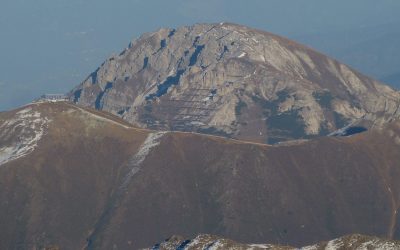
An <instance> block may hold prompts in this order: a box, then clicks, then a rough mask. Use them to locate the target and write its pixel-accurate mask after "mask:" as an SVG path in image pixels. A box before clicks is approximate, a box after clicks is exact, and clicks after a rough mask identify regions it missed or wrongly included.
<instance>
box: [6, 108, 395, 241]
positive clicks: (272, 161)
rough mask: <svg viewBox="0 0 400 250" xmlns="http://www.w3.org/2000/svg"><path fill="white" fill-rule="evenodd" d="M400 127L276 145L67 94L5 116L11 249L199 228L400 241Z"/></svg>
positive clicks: (283, 237)
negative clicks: (154, 121)
mask: <svg viewBox="0 0 400 250" xmlns="http://www.w3.org/2000/svg"><path fill="white" fill-rule="evenodd" d="M37 113H39V115H38V114H37ZM21 115H22V116H23V119H20V117H21ZM110 118H111V119H110ZM42 121H46V124H45V125H42ZM22 124H25V125H24V126H22ZM399 124H400V123H399V122H398V121H394V122H391V123H390V124H388V125H386V127H385V128H383V129H372V130H370V131H367V132H365V133H361V134H356V135H354V136H351V137H323V138H316V139H313V140H309V141H306V142H303V143H294V144H285V145H275V146H270V145H257V144H252V143H242V142H240V141H234V140H230V139H224V138H221V137H214V136H205V135H199V134H194V133H181V132H167V133H165V132H160V131H150V130H146V129H135V128H131V125H129V124H126V123H125V122H124V121H122V120H120V118H116V117H114V116H112V115H110V114H107V113H104V112H100V111H96V110H92V109H90V108H89V109H86V108H84V109H83V108H82V107H79V106H76V105H74V104H67V103H62V102H61V103H39V104H32V105H30V106H27V107H23V108H20V109H18V110H15V111H10V112H6V113H1V114H0V158H2V157H3V158H2V159H12V160H10V161H3V162H2V164H1V165H0V201H1V202H0V224H1V225H3V226H2V227H1V228H0V235H1V236H0V248H4V249H8V248H13V247H14V246H24V247H25V248H33V247H36V248H41V247H44V246H50V245H56V246H60V247H62V248H67V249H81V248H85V247H86V248H88V249H110V248H113V247H114V246H116V247H117V248H118V249H132V248H135V249H136V248H142V247H148V246H150V245H152V244H154V243H155V242H158V241H159V240H160V239H164V238H167V237H169V236H170V235H173V234H179V235H183V236H184V237H186V238H194V237H196V235H198V234H199V233H200V232H209V233H211V234H215V235H222V236H223V237H227V238H232V239H236V240H238V241H240V242H270V243H281V244H288V245H295V246H296V245H308V244H311V243H313V242H318V241H321V240H329V239H332V238H335V237H340V236H341V235H345V234H349V233H364V234H369V235H378V236H385V237H388V238H394V239H399V237H400V234H399V232H400V230H399V225H400V224H399V223H398V216H397V211H398V207H399V204H400V201H399V200H398V198H397V197H398V194H399V193H400V186H399V184H398V182H397V181H396V180H397V179H398V178H399V176H400V172H399V169H398V168H397V166H398V165H397V162H399V161H400V158H399V154H398V150H399V148H400V125H399ZM22 128H25V129H22ZM41 128H43V131H42V129H41ZM10 131H11V132H10ZM38 134H40V135H41V137H40V138H39V139H38V140H37V143H36V146H35V147H34V148H33V150H30V148H31V147H30V146H31V144H30V141H31V140H27V138H37V135H38ZM8 148H12V149H14V148H16V149H24V148H27V150H25V151H18V150H16V151H14V150H8V151H7V150H6V151H4V149H8ZM21 152H22V153H24V154H23V155H19V153H21ZM26 152H27V153H26ZM4 153H5V154H4ZM321 155H323V156H324V157H321ZM4 156H6V157H4ZM14 156H20V157H18V158H15V157H14ZM11 190H12V192H11Z"/></svg>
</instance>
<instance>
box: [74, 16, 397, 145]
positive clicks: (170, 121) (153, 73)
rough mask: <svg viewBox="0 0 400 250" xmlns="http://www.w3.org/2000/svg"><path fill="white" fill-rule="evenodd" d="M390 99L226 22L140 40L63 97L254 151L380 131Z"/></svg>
mask: <svg viewBox="0 0 400 250" xmlns="http://www.w3.org/2000/svg"><path fill="white" fill-rule="evenodd" d="M399 97H400V94H399V92H397V91H395V90H393V89H391V88H389V87H388V86H385V85H383V84H381V83H379V82H377V81H375V80H373V79H371V78H368V77H366V76H363V75H362V74H360V73H358V72H356V71H354V70H352V69H351V68H349V67H347V66H345V65H343V64H341V63H339V62H337V61H335V60H333V59H330V58H329V57H326V56H324V55H322V54H320V53H318V52H316V51H314V50H312V49H310V48H307V47H305V46H302V45H300V44H297V43H295V42H293V41H290V40H288V39H285V38H282V37H279V36H276V35H273V34H270V33H266V32H263V31H259V30H254V29H251V28H248V27H244V26H240V25H236V24H228V23H221V24H198V25H194V26H188V27H182V28H179V29H176V30H175V29H161V30H159V31H157V32H153V33H147V34H145V35H143V36H141V37H140V38H139V39H137V40H135V41H133V42H132V43H131V44H130V45H129V48H126V49H125V50H124V51H123V52H121V53H120V55H118V56H114V57H111V58H109V59H107V61H106V62H104V64H103V65H102V66H101V67H99V68H98V69H97V70H96V71H95V72H93V73H92V74H91V75H90V76H89V77H88V78H87V79H86V80H85V81H84V82H83V83H82V84H80V85H79V86H78V87H76V88H75V89H74V90H73V91H71V93H70V98H71V101H73V102H75V103H77V104H79V105H83V106H86V107H92V108H96V109H99V110H104V111H108V112H111V113H113V114H115V115H118V116H120V117H122V118H123V119H125V120H126V121H128V122H130V123H132V124H135V125H137V126H140V127H145V128H151V129H161V130H178V131H193V132H200V133H208V134H214V135H223V136H227V137H230V138H237V139H244V140H251V141H257V142H263V143H276V142H281V141H287V140H293V139H307V138H313V137H316V136H323V135H328V134H330V133H332V132H334V131H335V130H337V129H340V128H342V127H344V126H346V125H349V124H354V123H357V122H360V121H361V120H362V121H364V124H370V125H371V124H373V125H379V124H382V123H384V122H385V121H387V120H390V119H393V118H395V117H398V115H399V110H398V106H399ZM370 125H368V126H370ZM366 126H367V125H366ZM368 126H367V127H368Z"/></svg>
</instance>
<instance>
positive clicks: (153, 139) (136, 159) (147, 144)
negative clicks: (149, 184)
mask: <svg viewBox="0 0 400 250" xmlns="http://www.w3.org/2000/svg"><path fill="white" fill-rule="evenodd" d="M166 133H167V132H155V133H150V134H149V135H148V136H147V138H146V140H145V141H144V142H143V144H142V145H141V146H140V148H139V151H138V152H137V153H136V154H135V155H134V156H133V157H132V158H131V159H130V160H129V163H128V164H129V166H130V169H131V170H130V171H129V173H128V174H127V175H126V176H125V178H124V180H123V182H122V185H121V188H126V186H127V185H128V184H129V182H130V180H131V179H132V177H133V176H134V175H135V174H136V173H137V172H139V170H140V165H141V164H142V162H143V161H144V160H145V159H146V157H147V155H148V154H149V153H150V151H151V149H153V148H154V147H156V146H158V145H159V144H160V140H161V137H163V136H164V135H165V134H166Z"/></svg>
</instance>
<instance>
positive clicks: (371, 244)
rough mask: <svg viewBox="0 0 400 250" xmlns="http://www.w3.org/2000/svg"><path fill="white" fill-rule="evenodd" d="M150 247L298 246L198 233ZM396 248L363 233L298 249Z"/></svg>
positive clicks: (276, 249) (277, 249)
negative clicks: (241, 241)
mask: <svg viewBox="0 0 400 250" xmlns="http://www.w3.org/2000/svg"><path fill="white" fill-rule="evenodd" d="M151 249H153V250H154V249H159V250H175V249H182V250H203V249H209V250H218V249H220V250H222V249H231V250H245V249H247V250H261V249H266V250H268V249H269V250H295V249H299V248H295V247H290V246H278V245H271V244H242V243H238V242H235V241H232V240H229V239H223V238H220V237H217V236H212V235H198V236H197V237H196V238H194V239H192V240H187V239H184V238H183V237H181V236H173V237H171V238H169V239H167V240H165V241H164V242H162V243H159V244H156V245H154V246H153V247H152V248H151ZM340 249H346V250H367V249H380V250H396V249H400V242H399V241H394V240H387V239H380V238H377V237H371V236H364V235H358V234H355V235H348V236H344V237H340V238H337V239H334V240H331V241H328V242H321V243H318V244H315V245H311V246H305V247H301V248H300V250H340Z"/></svg>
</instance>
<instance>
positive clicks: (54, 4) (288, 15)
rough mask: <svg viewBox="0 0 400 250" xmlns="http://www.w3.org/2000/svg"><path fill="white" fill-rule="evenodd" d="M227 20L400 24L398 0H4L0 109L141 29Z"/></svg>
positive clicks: (64, 80) (71, 73)
mask: <svg viewBox="0 0 400 250" xmlns="http://www.w3.org/2000/svg"><path fill="white" fill-rule="evenodd" d="M222 21H229V22H235V23H240V24H244V25H248V26H252V27H255V28H260V29H264V30H268V31H271V32H274V33H278V34H281V35H284V36H287V37H290V38H296V37H299V36H303V35H307V34H313V33H316V34H318V33H319V32H336V31H342V30H352V29H359V28H360V29H361V28H364V29H365V28H368V27H370V26H371V27H372V26H374V27H377V26H379V25H386V24H393V23H400V0H379V1H378V0H240V1H239V0H237V1H235V0H213V1H212V0H197V1H194V0H34V1H33V0H0V45H1V46H0V58H1V61H0V110H5V109H9V108H12V107H16V106H18V105H21V104H24V103H27V102H29V101H30V100H32V99H33V98H35V97H38V96H40V95H41V94H42V93H54V92H55V93H59V92H61V93H62V92H67V91H68V90H70V89H71V88H73V87H74V86H75V85H77V84H79V83H80V82H81V81H82V80H83V79H84V78H85V77H86V76H87V75H88V74H90V72H92V71H93V70H94V69H96V67H97V66H99V65H100V64H101V62H102V61H103V60H105V59H106V58H107V57H108V56H110V55H111V54H112V53H118V52H120V51H121V50H122V49H123V48H125V47H126V46H127V45H128V43H129V42H130V40H132V39H133V38H135V37H137V36H139V35H140V34H141V33H143V32H149V31H154V30H156V29H158V28H160V27H177V26H181V25H190V24H193V23H197V22H222ZM339 42H340V41H339Z"/></svg>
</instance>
